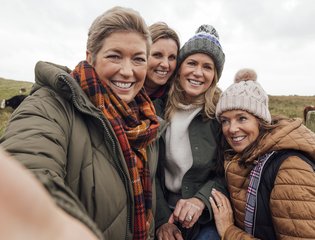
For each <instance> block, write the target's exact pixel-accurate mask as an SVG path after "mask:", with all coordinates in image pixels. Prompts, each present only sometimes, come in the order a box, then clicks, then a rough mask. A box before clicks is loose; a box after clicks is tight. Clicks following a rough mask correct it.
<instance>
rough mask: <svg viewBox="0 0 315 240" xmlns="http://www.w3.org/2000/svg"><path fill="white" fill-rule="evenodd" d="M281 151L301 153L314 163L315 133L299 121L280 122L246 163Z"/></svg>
mask: <svg viewBox="0 0 315 240" xmlns="http://www.w3.org/2000/svg"><path fill="white" fill-rule="evenodd" d="M283 149H292V150H298V151H302V152H304V153H306V154H307V155H308V156H309V157H310V158H312V160H313V161H315V133H313V132H312V131H311V130H310V129H308V128H307V127H306V126H304V125H303V122H302V120H301V119H298V118H297V119H290V120H289V119H288V120H281V121H280V125H279V127H277V128H275V129H273V130H272V132H271V133H270V134H268V135H267V136H266V137H265V138H264V139H262V140H261V142H260V143H259V144H258V147H257V148H256V149H255V150H254V152H253V153H252V155H251V157H250V158H249V159H247V160H246V163H251V162H253V161H254V160H255V159H257V158H258V156H261V155H263V154H265V153H267V152H271V151H277V150H283Z"/></svg>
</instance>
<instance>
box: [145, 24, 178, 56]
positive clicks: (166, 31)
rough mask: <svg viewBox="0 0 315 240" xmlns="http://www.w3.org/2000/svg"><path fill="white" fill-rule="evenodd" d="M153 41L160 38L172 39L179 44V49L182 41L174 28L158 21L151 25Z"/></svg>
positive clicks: (150, 30)
mask: <svg viewBox="0 0 315 240" xmlns="http://www.w3.org/2000/svg"><path fill="white" fill-rule="evenodd" d="M149 32H150V34H151V38H152V42H153V43H155V42H156V41H157V40H159V39H172V40H174V41H175V43H176V45H177V49H178V50H177V51H179V49H180V41H179V37H178V35H177V33H176V32H175V30H174V29H172V28H170V27H169V26H168V25H167V24H166V23H165V22H156V23H154V24H152V25H150V26H149Z"/></svg>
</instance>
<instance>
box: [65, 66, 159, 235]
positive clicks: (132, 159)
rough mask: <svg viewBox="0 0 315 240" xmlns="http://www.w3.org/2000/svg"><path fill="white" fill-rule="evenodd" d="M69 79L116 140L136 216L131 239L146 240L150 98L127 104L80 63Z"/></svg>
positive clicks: (152, 129) (153, 120)
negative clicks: (124, 163) (74, 81)
mask: <svg viewBox="0 0 315 240" xmlns="http://www.w3.org/2000/svg"><path fill="white" fill-rule="evenodd" d="M71 75H72V76H73V77H74V78H75V79H76V80H77V82H78V83H79V85H80V86H81V88H82V89H83V91H84V92H85V93H86V95H87V96H88V97H89V99H90V100H91V102H92V103H93V104H94V105H95V106H96V107H98V108H99V109H101V111H102V112H103V114H104V116H105V117H106V118H107V119H108V120H109V122H110V123H111V126H112V127H113V129H114V131H115V134H116V136H117V138H118V141H119V144H120V147H121V149H122V152H123V154H124V158H125V161H126V163H127V166H128V170H129V175H130V178H131V181H132V186H133V194H134V202H135V216H134V229H133V230H134V232H133V239H137V240H138V239H146V238H147V235H148V230H149V226H150V225H151V221H152V220H153V214H152V184H151V178H150V169H149V163H148V160H147V154H146V146H147V145H148V144H150V143H151V142H152V141H153V140H154V139H155V137H156V134H157V129H158V126H159V123H158V120H157V117H156V115H155V110H154V107H153V104H152V102H151V101H150V98H149V97H148V96H147V94H146V93H145V91H144V90H143V89H142V90H141V91H140V92H139V93H138V94H137V95H136V96H135V99H134V101H132V102H131V103H129V104H127V103H126V102H124V101H123V100H121V99H120V98H119V97H118V96H117V95H115V93H114V92H113V91H112V90H111V89H110V88H109V87H108V86H107V85H106V83H105V82H104V81H101V80H100V79H99V78H98V76H97V74H96V72H95V70H94V68H93V67H92V66H91V65H89V64H88V62H86V61H82V62H80V63H79V64H78V65H77V66H76V68H75V69H74V70H73V72H72V73H71Z"/></svg>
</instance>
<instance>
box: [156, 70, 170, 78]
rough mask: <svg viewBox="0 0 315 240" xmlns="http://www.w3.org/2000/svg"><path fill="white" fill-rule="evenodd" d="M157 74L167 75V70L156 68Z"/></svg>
mask: <svg viewBox="0 0 315 240" xmlns="http://www.w3.org/2000/svg"><path fill="white" fill-rule="evenodd" d="M154 72H155V73H156V74H157V75H160V76H161V77H165V76H166V75H167V73H168V72H167V71H162V70H155V71H154Z"/></svg>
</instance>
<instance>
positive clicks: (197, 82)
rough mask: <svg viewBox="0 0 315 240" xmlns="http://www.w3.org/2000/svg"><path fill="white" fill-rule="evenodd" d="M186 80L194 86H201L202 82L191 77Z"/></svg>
mask: <svg viewBox="0 0 315 240" xmlns="http://www.w3.org/2000/svg"><path fill="white" fill-rule="evenodd" d="M188 82H189V83H190V84H192V85H195V86H201V85H202V84H204V83H203V82H200V81H196V80H193V79H188Z"/></svg>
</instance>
